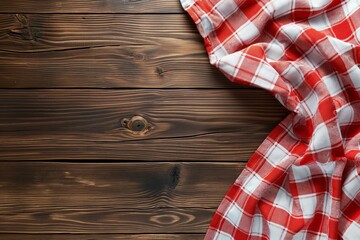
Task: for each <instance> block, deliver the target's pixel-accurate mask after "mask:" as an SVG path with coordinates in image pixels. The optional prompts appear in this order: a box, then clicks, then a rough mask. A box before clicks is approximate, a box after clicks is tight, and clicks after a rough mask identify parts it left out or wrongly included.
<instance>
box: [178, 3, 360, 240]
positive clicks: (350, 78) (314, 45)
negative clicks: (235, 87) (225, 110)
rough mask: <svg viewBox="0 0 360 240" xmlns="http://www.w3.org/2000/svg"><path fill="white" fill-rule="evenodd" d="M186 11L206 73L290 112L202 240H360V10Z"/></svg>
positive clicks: (281, 6) (235, 6) (242, 6)
mask: <svg viewBox="0 0 360 240" xmlns="http://www.w3.org/2000/svg"><path fill="white" fill-rule="evenodd" d="M180 1H181V3H182V6H183V8H184V9H185V10H186V11H187V12H188V13H189V14H190V16H191V18H192V19H193V21H194V22H195V23H196V26H197V28H198V30H199V32H200V34H201V35H202V37H203V38H204V42H205V46H206V50H207V52H208V54H209V59H210V63H211V64H212V65H214V66H215V67H216V68H218V69H219V70H220V71H221V72H222V73H223V74H225V75H226V76H227V77H228V78H229V79H230V80H231V81H233V82H236V83H242V84H246V85H251V86H256V87H260V88H263V89H265V90H267V91H269V92H271V93H272V94H273V95H274V97H275V98H276V99H278V100H279V102H280V103H281V104H282V105H283V106H284V107H285V108H287V109H288V110H289V111H290V112H291V113H290V114H289V115H288V116H287V117H286V118H285V119H284V120H283V121H282V122H281V123H280V124H279V125H278V126H277V127H276V128H275V129H274V130H273V131H272V132H271V133H270V134H269V136H268V137H267V138H266V139H265V141H264V142H263V143H262V144H261V145H260V147H259V148H258V150H257V151H256V152H255V153H254V154H253V156H252V157H251V158H250V160H249V161H248V164H247V166H246V168H245V169H244V170H243V172H242V173H241V174H240V176H239V177H238V178H237V179H236V181H235V183H234V184H233V185H232V186H231V188H230V190H229V191H228V192H227V194H226V196H225V198H224V199H223V201H222V202H221V204H220V206H219V208H218V209H217V211H216V213H215V215H214V217H213V219H212V221H211V224H210V227H209V229H208V231H207V234H206V236H205V239H206V240H210V239H211V240H212V239H216V240H233V239H239V240H243V239H270V240H277V239H304V240H305V239H306V240H307V239H350V240H357V239H360V176H359V174H360V146H359V145H360V68H359V64H360V46H359V45H360V0H346V1H345V0H180Z"/></svg>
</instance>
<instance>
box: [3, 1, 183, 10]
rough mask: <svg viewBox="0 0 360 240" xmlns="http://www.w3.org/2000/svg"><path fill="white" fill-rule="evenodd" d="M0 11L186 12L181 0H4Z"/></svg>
mask: <svg viewBox="0 0 360 240" xmlns="http://www.w3.org/2000/svg"><path fill="white" fill-rule="evenodd" d="M0 13H184V11H183V10H182V8H181V5H180V1H179V0H151V1H149V0H136V1H132V0H121V1H119V0H107V1H104V0H61V1H60V0H47V1H38V0H2V1H1V2H0Z"/></svg>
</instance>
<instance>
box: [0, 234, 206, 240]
mask: <svg viewBox="0 0 360 240" xmlns="http://www.w3.org/2000/svg"><path fill="white" fill-rule="evenodd" d="M0 239H4V240H24V239H25V240H104V239H106V240H129V239H131V240H189V239H191V240H203V239H204V234H104V235H98V234H89V235H86V234H0Z"/></svg>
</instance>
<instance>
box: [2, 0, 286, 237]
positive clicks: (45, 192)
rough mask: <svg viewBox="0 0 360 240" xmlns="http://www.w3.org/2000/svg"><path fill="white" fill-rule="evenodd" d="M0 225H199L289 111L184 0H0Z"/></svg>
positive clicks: (133, 231)
mask: <svg viewBox="0 0 360 240" xmlns="http://www.w3.org/2000/svg"><path fill="white" fill-rule="evenodd" d="M0 79H1V81H0V88H1V89H0V134H1V135H0V143H1V144H0V158H1V162H0V164H1V166H0V239H3V240H24V239H25V240H26V239H30V240H55V239H59V240H64V239H71V240H75V239H76V240H85V239H86V240H90V239H91V240H100V239H110V240H113V239H124V240H125V239H143V240H144V239H145V240H147V239H175V240H185V239H186V240H188V239H195V240H200V239H203V237H204V233H205V232H206V229H207V227H208V225H209V223H210V220H211V217H212V216H213V214H214V212H215V210H216V208H217V206H218V204H219V203H220V201H221V200H222V198H223V197H224V195H225V193H226V191H227V190H228V188H229V187H230V185H231V184H232V183H233V182H234V181H235V179H236V177H237V176H238V175H239V174H240V172H241V170H242V168H243V167H244V165H245V163H246V161H247V159H248V158H249V157H250V156H251V154H252V153H253V152H254V151H255V150H256V148H257V147H258V146H259V145H260V143H261V142H262V141H263V140H264V138H265V137H266V135H267V134H268V133H269V132H270V130H271V129H272V128H273V127H274V126H275V125H276V124H277V123H278V122H279V121H280V120H281V119H282V118H283V117H284V116H285V115H286V114H287V113H286V111H285V110H284V109H283V108H282V107H281V106H280V104H278V103H277V101H276V100H275V99H274V98H273V97H272V96H271V95H270V94H268V93H266V92H264V91H262V90H258V89H252V88H247V87H244V86H240V85H233V84H231V83H230V82H229V81H228V80H227V79H225V77H224V76H222V75H221V74H220V73H218V72H217V71H216V70H215V69H214V68H212V67H211V66H210V64H209V63H208V58H207V55H206V53H205V50H204V46H203V40H202V39H201V37H200V35H199V34H198V32H197V30H196V28H195V25H194V24H193V23H192V21H191V20H190V18H189V17H188V16H187V14H185V12H184V11H183V10H182V9H181V7H180V3H179V0H136V1H135V0H47V1H38V0H1V2H0Z"/></svg>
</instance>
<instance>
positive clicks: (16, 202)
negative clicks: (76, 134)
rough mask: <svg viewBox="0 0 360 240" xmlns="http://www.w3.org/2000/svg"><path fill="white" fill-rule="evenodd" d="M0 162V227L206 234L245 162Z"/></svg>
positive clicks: (5, 230) (4, 230) (4, 229)
mask: <svg viewBox="0 0 360 240" xmlns="http://www.w3.org/2000/svg"><path fill="white" fill-rule="evenodd" d="M0 166H1V167H0V190H1V195H0V212H1V214H0V222H1V224H0V233H12V232H16V233H180V232H192V233H204V232H205V231H206V228H207V226H208V224H209V222H210V219H211V217H212V215H213V213H214V211H215V209H216V207H217V205H218V204H219V203H220V201H221V199H222V198H223V196H224V195H225V193H226V191H227V190H228V189H229V187H230V186H231V184H232V183H233V182H234V181H235V179H236V178H237V176H238V175H239V174H240V172H241V170H242V169H243V168H244V163H196V162H195V163H182V162H179V163H106V164H95V163H89V164H86V163H46V162H42V163H35V162H31V163H27V162H22V163H21V164H20V163H1V164H0Z"/></svg>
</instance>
